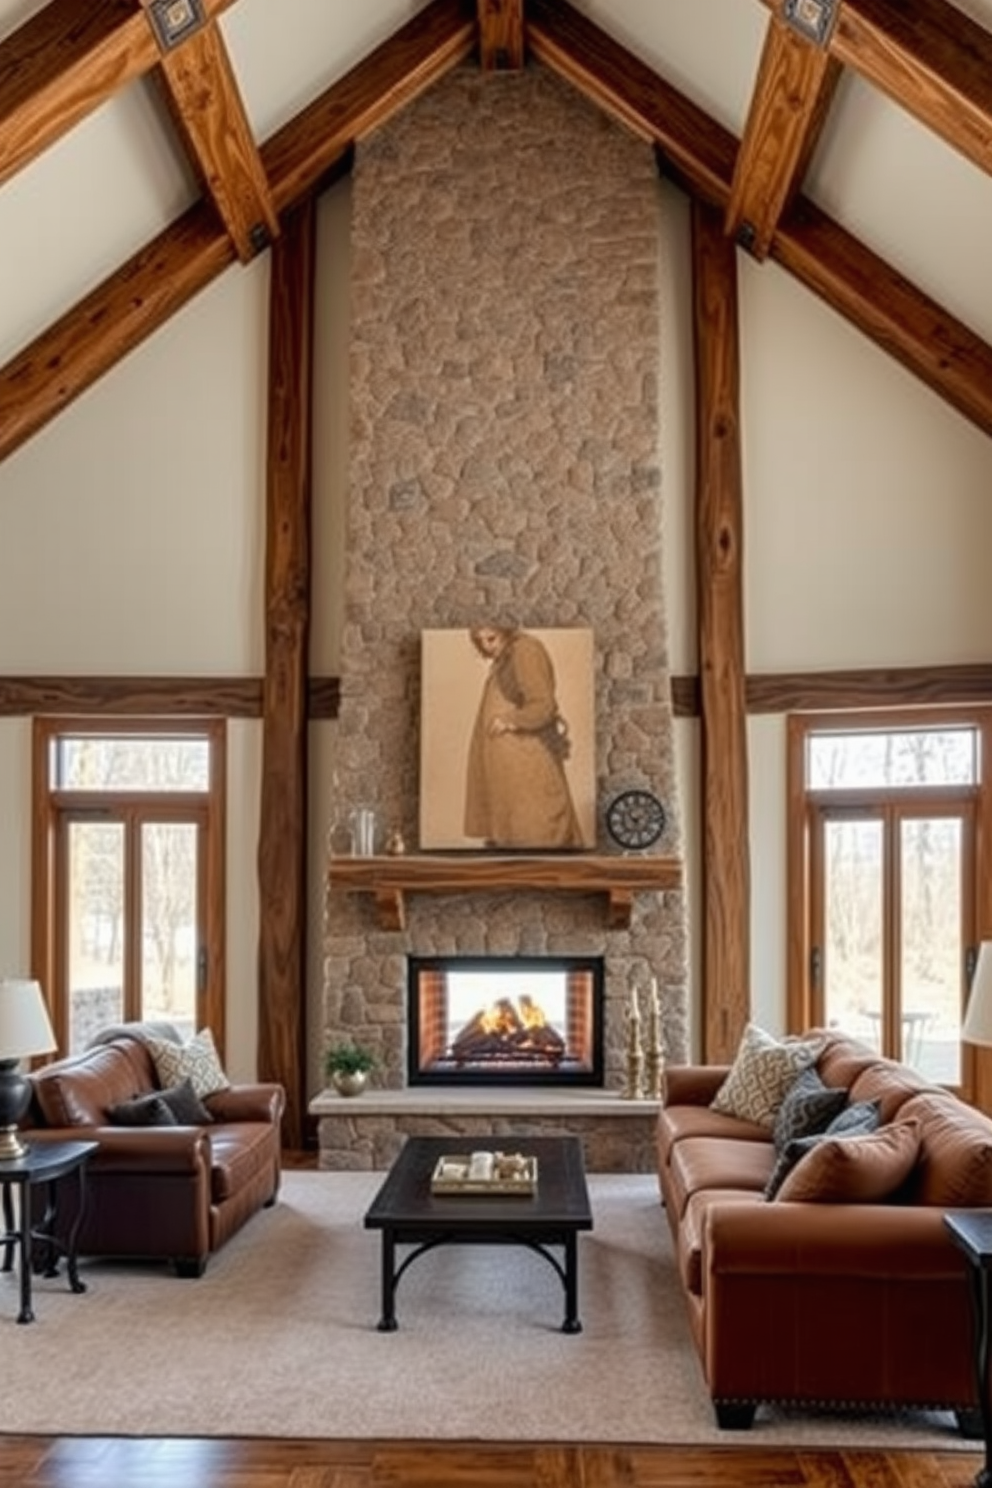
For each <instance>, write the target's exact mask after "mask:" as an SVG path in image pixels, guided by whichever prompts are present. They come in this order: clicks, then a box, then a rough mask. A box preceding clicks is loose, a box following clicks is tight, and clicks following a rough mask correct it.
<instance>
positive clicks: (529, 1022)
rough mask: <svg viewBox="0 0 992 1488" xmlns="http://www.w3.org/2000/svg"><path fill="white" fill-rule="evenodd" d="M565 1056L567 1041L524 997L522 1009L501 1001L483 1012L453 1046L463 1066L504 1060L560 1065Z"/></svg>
mask: <svg viewBox="0 0 992 1488" xmlns="http://www.w3.org/2000/svg"><path fill="white" fill-rule="evenodd" d="M564 1053H565V1040H564V1039H563V1038H562V1037H561V1035H560V1034H559V1033H557V1032H556V1030H555V1029H554V1028H552V1027H551V1025H550V1024H549V1023H548V1022H547V1021H546V1020H545V1018H544V1014H543V1013H542V1012H541V1010H540V1008H539V1007H538V1006H537V1004H536V1003H535V1002H534V1001H533V999H532V998H530V997H521V999H520V1005H519V1007H517V1006H515V1005H514V1003H513V1002H512V1001H511V999H510V998H508V997H501V998H500V999H499V1001H498V1002H496V1003H493V1004H492V1006H490V1007H486V1008H480V1010H479V1011H478V1012H477V1013H475V1014H474V1015H473V1017H471V1018H470V1019H469V1021H468V1022H467V1023H466V1024H465V1026H464V1027H463V1028H462V1029H460V1030H459V1032H458V1034H457V1036H456V1038H455V1040H454V1042H453V1043H452V1045H451V1054H452V1057H453V1058H454V1059H456V1060H457V1061H458V1062H459V1064H464V1063H468V1062H479V1061H486V1060H493V1061H498V1060H500V1059H504V1060H511V1059H542V1060H547V1061H548V1063H550V1064H557V1063H558V1061H559V1060H560V1059H561V1058H562V1057H563V1056H564Z"/></svg>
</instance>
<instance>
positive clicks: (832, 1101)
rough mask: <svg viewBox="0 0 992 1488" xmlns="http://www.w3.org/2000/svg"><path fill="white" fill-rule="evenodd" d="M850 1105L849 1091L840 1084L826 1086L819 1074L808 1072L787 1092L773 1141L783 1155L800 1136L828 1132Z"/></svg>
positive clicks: (797, 1079)
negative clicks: (848, 1099)
mask: <svg viewBox="0 0 992 1488" xmlns="http://www.w3.org/2000/svg"><path fill="white" fill-rule="evenodd" d="M846 1105H847V1091H846V1090H844V1089H843V1088H841V1087H838V1086H836V1085H824V1083H823V1081H822V1080H821V1079H820V1076H819V1072H818V1071H817V1070H815V1069H813V1067H812V1065H811V1066H810V1067H809V1069H804V1070H803V1072H802V1074H800V1075H798V1076H797V1078H796V1079H795V1080H793V1082H792V1084H791V1085H790V1086H789V1089H788V1090H787V1091H786V1093H785V1099H784V1100H783V1101H782V1104H781V1105H780V1106H779V1108H778V1113H777V1114H776V1117H775V1125H774V1127H773V1128H772V1140H773V1142H774V1143H775V1151H776V1152H778V1153H781V1152H783V1151H784V1149H785V1147H786V1145H787V1144H788V1143H789V1142H791V1141H793V1140H794V1138H796V1137H808V1136H811V1135H812V1134H813V1133H814V1132H822V1131H825V1130H826V1128H827V1127H828V1126H829V1125H830V1123H831V1121H833V1119H834V1117H835V1116H837V1115H838V1114H839V1113H840V1112H841V1111H842V1110H843V1109H844V1107H845V1106H846Z"/></svg>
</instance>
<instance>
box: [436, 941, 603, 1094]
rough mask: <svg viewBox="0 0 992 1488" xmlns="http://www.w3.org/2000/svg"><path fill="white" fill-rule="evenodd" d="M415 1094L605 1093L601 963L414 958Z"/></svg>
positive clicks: (548, 959) (547, 958)
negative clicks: (427, 1089)
mask: <svg viewBox="0 0 992 1488" xmlns="http://www.w3.org/2000/svg"><path fill="white" fill-rule="evenodd" d="M407 1051H408V1059H407V1081H408V1083H409V1084H410V1085H496V1084H499V1085H602V1083H603V959H602V957H599V956H411V957H410V959H409V962H408V996H407Z"/></svg>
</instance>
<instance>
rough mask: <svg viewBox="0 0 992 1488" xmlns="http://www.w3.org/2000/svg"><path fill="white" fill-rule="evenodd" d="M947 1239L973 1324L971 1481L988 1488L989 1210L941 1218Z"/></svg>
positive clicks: (991, 1423) (991, 1450) (991, 1478)
mask: <svg viewBox="0 0 992 1488" xmlns="http://www.w3.org/2000/svg"><path fill="white" fill-rule="evenodd" d="M944 1224H945V1225H946V1226H947V1228H948V1230H949V1231H950V1235H951V1239H952V1240H953V1241H954V1243H955V1244H956V1245H959V1246H960V1247H961V1249H962V1250H963V1251H964V1253H965V1255H966V1256H967V1257H968V1260H969V1262H970V1265H969V1268H968V1270H969V1275H970V1278H971V1301H972V1312H973V1315H974V1322H975V1380H976V1383H977V1387H978V1409H979V1412H980V1414H981V1418H982V1435H983V1436H984V1438H985V1466H984V1467H983V1468H981V1469H980V1471H979V1473H978V1476H977V1477H976V1478H975V1488H992V1403H990V1401H989V1364H990V1353H989V1345H990V1334H989V1329H990V1325H992V1319H990V1317H989V1270H990V1268H992V1209H960V1210H958V1211H957V1212H956V1213H951V1214H945V1215H944Z"/></svg>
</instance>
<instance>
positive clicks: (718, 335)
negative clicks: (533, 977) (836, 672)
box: [692, 202, 751, 1063]
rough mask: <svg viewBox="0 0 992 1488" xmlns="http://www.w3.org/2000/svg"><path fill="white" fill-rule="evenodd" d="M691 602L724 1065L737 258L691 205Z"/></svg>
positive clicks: (733, 825)
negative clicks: (693, 495) (695, 616)
mask: <svg viewBox="0 0 992 1488" xmlns="http://www.w3.org/2000/svg"><path fill="white" fill-rule="evenodd" d="M692 279H693V291H692V298H693V333H694V347H695V369H696V378H695V382H696V604H697V610H698V617H699V618H698V630H699V699H700V776H701V790H702V822H703V838H704V851H703V884H702V894H701V899H702V903H703V925H702V985H703V1004H704V1014H703V1045H704V1048H703V1054H704V1058H705V1059H707V1060H709V1061H712V1062H717V1063H719V1062H721V1061H725V1060H727V1061H729V1060H730V1059H732V1058H733V1054H734V1050H735V1049H736V1048H737V1045H738V1043H739V1041H740V1036H741V1034H742V1033H743V1031H744V1026H745V1024H746V1022H747V1019H748V1016H749V1012H750V1001H751V998H750V979H749V972H748V968H749V966H750V961H751V956H750V928H749V927H750V920H751V905H750V867H749V858H748V841H749V825H748V796H747V719H746V715H745V709H744V600H743V528H744V517H743V506H744V502H743V476H742V462H741V410H740V345H739V340H738V325H737V260H736V251H735V249H734V246H733V243H732V242H731V241H730V239H729V238H727V237H726V236H725V234H724V231H723V224H722V222H721V219H720V214H719V213H718V212H716V211H715V210H714V209H713V208H712V207H708V206H705V205H703V204H702V203H699V202H694V203H693V207H692Z"/></svg>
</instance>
